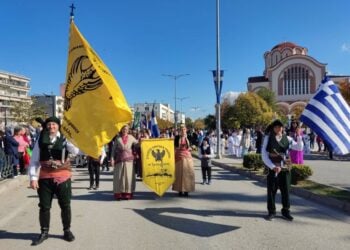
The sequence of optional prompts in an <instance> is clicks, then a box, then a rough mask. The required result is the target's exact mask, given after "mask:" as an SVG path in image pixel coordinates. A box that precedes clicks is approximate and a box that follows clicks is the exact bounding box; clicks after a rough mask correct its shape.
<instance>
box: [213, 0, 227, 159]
mask: <svg viewBox="0 0 350 250" xmlns="http://www.w3.org/2000/svg"><path fill="white" fill-rule="evenodd" d="M223 74H224V72H223V70H220V0H216V70H215V71H213V77H214V84H215V91H216V105H215V106H216V140H217V143H216V145H217V147H216V153H217V155H216V158H217V159H221V138H220V128H221V114H220V96H221V90H222V79H221V77H222V76H223Z"/></svg>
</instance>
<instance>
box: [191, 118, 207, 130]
mask: <svg viewBox="0 0 350 250" xmlns="http://www.w3.org/2000/svg"><path fill="white" fill-rule="evenodd" d="M193 128H194V129H204V128H205V124H204V120H203V119H200V118H198V119H196V120H195V121H194V122H193Z"/></svg>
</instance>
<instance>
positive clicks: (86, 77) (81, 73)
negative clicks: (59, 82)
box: [64, 55, 103, 111]
mask: <svg viewBox="0 0 350 250" xmlns="http://www.w3.org/2000/svg"><path fill="white" fill-rule="evenodd" d="M72 84H73V86H71V85H72ZM102 84H103V82H102V79H101V77H100V76H99V75H98V74H97V72H96V69H95V68H94V66H93V65H92V64H91V62H90V59H89V58H88V57H87V56H85V55H84V56H80V57H78V58H77V59H75V61H74V63H73V64H72V66H71V68H70V72H69V75H68V79H67V86H66V90H65V100H64V110H65V111H68V110H69V109H70V108H71V106H72V100H73V99H74V98H75V97H76V96H78V95H82V94H84V93H85V92H87V91H91V90H95V89H97V88H99V87H100V86H101V85H102Z"/></svg>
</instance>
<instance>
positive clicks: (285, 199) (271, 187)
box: [267, 170, 291, 213]
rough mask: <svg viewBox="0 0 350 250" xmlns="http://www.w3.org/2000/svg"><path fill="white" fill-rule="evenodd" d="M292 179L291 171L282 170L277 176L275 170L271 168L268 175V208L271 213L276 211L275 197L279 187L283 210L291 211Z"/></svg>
mask: <svg viewBox="0 0 350 250" xmlns="http://www.w3.org/2000/svg"><path fill="white" fill-rule="evenodd" d="M290 179H291V174H290V171H281V172H280V173H279V174H278V175H277V177H276V176H275V172H274V171H272V170H269V174H268V175H267V210H268V211H269V213H276V205H275V197H276V193H277V190H278V189H280V191H281V198H282V212H289V208H290V201H289V190H290Z"/></svg>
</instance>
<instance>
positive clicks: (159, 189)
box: [141, 138, 175, 196]
mask: <svg viewBox="0 0 350 250" xmlns="http://www.w3.org/2000/svg"><path fill="white" fill-rule="evenodd" d="M174 155H175V151H174V140H173V139H167V138H157V139H142V140H141V160H142V181H143V183H144V184H145V185H146V186H147V187H148V188H149V189H151V190H152V191H154V192H155V193H156V194H158V195H159V196H162V195H163V194H164V193H165V191H167V190H168V188H169V187H170V186H171V185H172V184H173V183H174V181H175V156H174Z"/></svg>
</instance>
